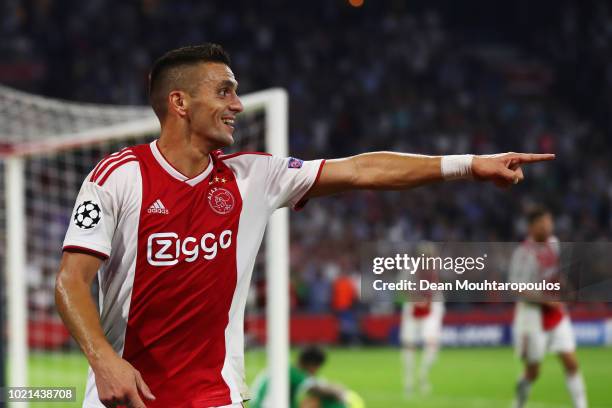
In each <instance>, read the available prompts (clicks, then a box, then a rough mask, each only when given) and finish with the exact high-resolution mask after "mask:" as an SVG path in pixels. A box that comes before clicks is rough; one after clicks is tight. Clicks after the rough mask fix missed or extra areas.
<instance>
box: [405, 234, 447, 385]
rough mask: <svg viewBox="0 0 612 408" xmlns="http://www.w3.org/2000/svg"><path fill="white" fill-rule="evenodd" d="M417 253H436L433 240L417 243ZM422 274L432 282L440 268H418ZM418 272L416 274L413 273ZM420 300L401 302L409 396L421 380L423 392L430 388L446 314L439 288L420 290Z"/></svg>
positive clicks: (406, 383) (427, 254)
mask: <svg viewBox="0 0 612 408" xmlns="http://www.w3.org/2000/svg"><path fill="white" fill-rule="evenodd" d="M415 253H417V254H419V255H421V254H423V255H425V256H426V257H435V256H437V250H436V248H435V247H434V245H433V244H432V243H422V244H419V245H417V247H416V250H415ZM416 273H417V274H418V276H419V278H423V279H427V280H429V281H430V282H436V281H438V276H437V271H435V270H431V271H427V270H419V271H417V272H416ZM413 276H415V275H413ZM418 296H419V299H418V300H417V301H407V302H405V303H404V304H403V305H402V316H401V326H400V343H401V347H402V359H403V362H404V390H405V392H406V395H407V396H411V395H412V394H413V393H414V391H415V383H416V381H417V380H418V386H419V390H420V391H421V392H422V393H429V392H431V383H430V382H429V371H430V370H431V367H432V365H433V363H434V362H435V360H436V357H437V355H438V350H439V349H440V339H441V335H442V319H443V318H444V298H443V297H442V294H441V293H440V292H439V291H435V292H434V293H431V292H429V293H419V295H418ZM419 346H420V347H421V350H422V352H421V360H420V365H419V368H418V370H417V365H416V352H417V348H418V347H419Z"/></svg>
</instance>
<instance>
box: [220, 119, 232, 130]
mask: <svg viewBox="0 0 612 408" xmlns="http://www.w3.org/2000/svg"><path fill="white" fill-rule="evenodd" d="M221 121H222V122H223V124H224V125H225V126H227V127H229V128H231V129H234V119H231V118H224V119H221Z"/></svg>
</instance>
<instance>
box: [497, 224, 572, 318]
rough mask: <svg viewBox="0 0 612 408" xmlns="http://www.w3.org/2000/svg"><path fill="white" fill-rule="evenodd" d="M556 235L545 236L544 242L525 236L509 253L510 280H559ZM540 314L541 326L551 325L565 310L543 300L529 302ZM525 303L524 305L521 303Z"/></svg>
mask: <svg viewBox="0 0 612 408" xmlns="http://www.w3.org/2000/svg"><path fill="white" fill-rule="evenodd" d="M559 252H560V243H559V239H558V238H557V237H555V236H551V237H549V238H548V239H547V240H546V242H541V243H540V242H535V241H533V240H532V239H530V238H527V239H525V240H524V241H523V242H522V243H521V245H520V246H518V247H517V248H516V249H515V250H514V253H513V254H512V259H511V261H510V276H509V281H510V282H540V281H542V280H546V281H547V282H559V280H560V271H559ZM530 306H531V307H532V308H533V309H537V311H538V313H539V314H540V315H541V317H540V320H541V325H542V328H543V329H544V330H552V329H554V328H555V327H556V326H557V325H558V324H559V323H560V322H561V319H562V318H563V316H565V315H566V314H567V311H566V310H565V308H563V307H552V306H548V305H544V304H535V305H533V304H531V305H530ZM521 307H523V308H524V307H526V306H521Z"/></svg>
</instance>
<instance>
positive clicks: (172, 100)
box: [168, 91, 190, 118]
mask: <svg viewBox="0 0 612 408" xmlns="http://www.w3.org/2000/svg"><path fill="white" fill-rule="evenodd" d="M189 102H190V100H189V95H188V94H187V93H186V92H183V91H172V92H170V93H169V94H168V104H169V110H171V111H173V112H175V113H176V114H177V115H178V116H180V117H181V118H184V117H185V116H187V109H188V107H189Z"/></svg>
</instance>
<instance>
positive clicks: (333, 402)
mask: <svg viewBox="0 0 612 408" xmlns="http://www.w3.org/2000/svg"><path fill="white" fill-rule="evenodd" d="M325 360H326V356H325V352H324V351H323V350H321V349H320V348H318V347H307V348H305V349H303V350H302V351H301V352H300V355H299V356H298V361H297V365H291V366H290V367H289V401H290V403H289V407H290V408H359V407H363V406H364V405H363V402H362V401H361V398H359V396H357V394H355V393H354V392H352V391H349V390H346V389H344V388H343V387H341V386H338V385H332V384H329V383H327V382H325V381H323V380H321V379H319V378H317V374H318V372H319V370H320V369H321V368H322V367H323V364H325ZM268 384H269V378H268V376H267V375H266V373H265V372H263V373H261V374H259V375H258V376H257V378H256V379H255V383H254V385H253V390H252V391H253V399H252V400H251V401H249V408H272V407H271V405H270V404H269V402H268V400H267V397H268V395H269V394H268Z"/></svg>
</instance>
